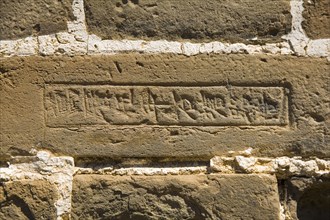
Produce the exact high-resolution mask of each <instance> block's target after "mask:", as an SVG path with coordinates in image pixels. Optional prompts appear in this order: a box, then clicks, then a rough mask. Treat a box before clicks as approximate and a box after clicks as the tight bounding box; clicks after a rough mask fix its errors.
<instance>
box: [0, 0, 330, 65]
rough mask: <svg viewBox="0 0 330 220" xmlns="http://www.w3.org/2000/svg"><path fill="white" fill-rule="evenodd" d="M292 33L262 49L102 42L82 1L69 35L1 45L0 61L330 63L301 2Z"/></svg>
mask: <svg viewBox="0 0 330 220" xmlns="http://www.w3.org/2000/svg"><path fill="white" fill-rule="evenodd" d="M290 5H291V14H292V30H291V32H290V33H289V34H288V35H286V36H283V39H284V40H285V41H284V42H281V43H269V44H265V45H251V44H243V43H233V44H229V43H222V42H218V41H214V42H210V43H191V42H177V41H167V40H158V41H144V40H102V39H101V38H99V37H98V36H96V35H93V34H92V35H89V34H88V32H87V27H86V23H85V12H84V1H83V0H73V3H72V8H73V13H74V16H75V17H76V20H75V21H69V22H68V31H67V32H59V33H56V34H51V35H44V36H38V37H27V38H23V39H18V40H2V41H0V57H1V56H3V57H7V56H31V55H43V56H48V55H69V56H74V55H98V54H105V55H110V54H117V53H127V52H139V53H174V54H183V55H186V56H193V55H197V54H203V53H206V54H210V53H214V54H231V53H240V54H279V55H290V54H295V55H298V56H311V57H327V58H328V60H330V39H318V40H311V39H309V38H308V37H307V36H306V34H305V32H304V30H303V28H302V25H301V22H302V21H303V17H302V12H303V10H304V8H303V0H291V1H290Z"/></svg>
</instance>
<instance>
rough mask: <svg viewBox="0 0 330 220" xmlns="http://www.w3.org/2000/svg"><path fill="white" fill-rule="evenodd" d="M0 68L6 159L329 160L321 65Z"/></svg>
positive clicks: (213, 61)
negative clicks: (235, 154) (240, 154)
mask: <svg viewBox="0 0 330 220" xmlns="http://www.w3.org/2000/svg"><path fill="white" fill-rule="evenodd" d="M0 70H1V72H2V73H1V75H0V77H1V79H0V89H1V97H0V110H1V117H0V122H1V129H0V135H1V136H0V137H1V138H0V141H1V142H0V143H1V148H0V152H1V153H0V155H1V158H2V160H5V158H6V157H8V156H10V155H24V154H28V152H29V150H30V149H31V147H36V148H46V149H48V150H51V151H53V152H56V153H61V154H65V155H70V156H74V157H76V158H86V157H90V158H95V157H108V158H122V157H134V158H136V157H137V158H141V157H154V158H159V159H164V158H167V159H174V158H176V159H179V158H181V159H182V158H184V159H185V160H190V159H194V158H195V159H196V158H198V159H203V160H208V159H210V158H212V157H213V156H214V155H226V153H227V152H228V151H242V150H246V149H247V148H248V147H252V148H254V149H255V150H254V151H253V152H254V154H255V155H256V156H267V157H273V156H289V157H291V156H304V157H308V156H317V157H320V158H327V157H329V155H330V145H329V143H330V137H329V122H330V115H329V97H330V91H329V89H330V86H329V85H330V81H329V80H330V77H329V76H330V75H329V72H330V71H329V70H330V68H329V61H327V60H326V59H320V58H302V57H299V58H298V57H293V56H251V55H199V56H193V57H186V56H179V55H137V54H132V55H115V56H85V57H75V58H70V57H24V58H23V57H21V58H6V59H1V60H0ZM202 93H203V94H204V95H202ZM172 95H173V96H172ZM203 97H204V100H203ZM116 103H117V104H116Z"/></svg>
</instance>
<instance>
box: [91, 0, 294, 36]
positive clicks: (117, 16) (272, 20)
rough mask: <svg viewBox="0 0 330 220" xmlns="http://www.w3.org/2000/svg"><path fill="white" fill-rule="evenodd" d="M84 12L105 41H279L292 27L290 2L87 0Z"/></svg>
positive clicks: (283, 0) (277, 0)
mask: <svg viewBox="0 0 330 220" xmlns="http://www.w3.org/2000/svg"><path fill="white" fill-rule="evenodd" d="M85 13H86V22H87V25H88V30H89V32H90V33H93V34H96V35H98V36H100V37H102V38H103V39H123V38H125V39H126V38H129V39H131V38H139V39H140V38H142V39H167V40H180V39H189V40H205V41H210V40H223V41H231V42H236V41H246V40H247V39H252V38H258V39H259V40H260V41H279V40H280V38H281V36H282V35H284V34H286V33H288V32H289V31H290V28H291V15H290V5H289V1H287V0H276V1H274V0H267V1H263V2H260V1H257V0H247V1H241V0H225V1H213V0H204V1H200V0H193V1H177V0H163V1H156V0H143V1H136V0H135V1H133V0H124V1H120V0H111V1H107V0H98V1H96V0H86V1H85Z"/></svg>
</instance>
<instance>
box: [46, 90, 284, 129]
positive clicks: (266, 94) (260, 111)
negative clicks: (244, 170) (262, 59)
mask: <svg viewBox="0 0 330 220" xmlns="http://www.w3.org/2000/svg"><path fill="white" fill-rule="evenodd" d="M45 102H46V103H45V107H46V119H47V125H48V126H51V127H61V126H67V125H97V124H112V125H139V124H149V125H182V126H184V125H191V126H199V125H204V126H224V125H226V126H229V125H237V126H239V125H253V126H255V125H286V124H288V118H287V115H288V110H287V108H288V106H287V96H286V94H285V89H284V88H283V87H237V86H231V87H226V86H206V87H189V86H184V87H178V86H173V87H172V86H114V85H100V86H82V85H61V86H60V85H48V86H47V87H46V91H45Z"/></svg>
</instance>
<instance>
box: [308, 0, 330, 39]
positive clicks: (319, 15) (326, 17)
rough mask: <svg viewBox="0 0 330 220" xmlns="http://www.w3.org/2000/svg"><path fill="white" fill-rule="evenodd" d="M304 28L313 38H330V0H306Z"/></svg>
mask: <svg viewBox="0 0 330 220" xmlns="http://www.w3.org/2000/svg"><path fill="white" fill-rule="evenodd" d="M303 17H304V21H303V22H302V25H303V28H304V30H305V32H306V34H307V36H308V37H310V38H312V39H321V38H330V1H329V0H304V11H303Z"/></svg>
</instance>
